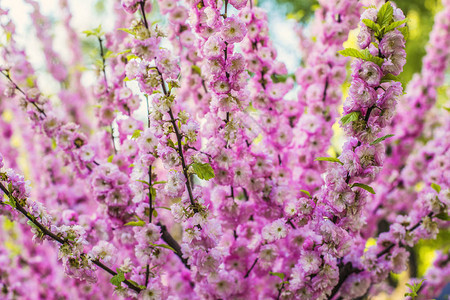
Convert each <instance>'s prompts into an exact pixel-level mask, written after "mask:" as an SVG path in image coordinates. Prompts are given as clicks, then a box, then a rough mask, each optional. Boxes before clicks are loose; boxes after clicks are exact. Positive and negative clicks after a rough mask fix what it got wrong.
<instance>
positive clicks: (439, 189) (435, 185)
mask: <svg viewBox="0 0 450 300" xmlns="http://www.w3.org/2000/svg"><path fill="white" fill-rule="evenodd" d="M431 187H432V188H433V189H434V190H435V191H436V192H437V193H438V194H439V193H440V192H441V186H440V185H439V184H436V183H434V182H433V183H432V184H431Z"/></svg>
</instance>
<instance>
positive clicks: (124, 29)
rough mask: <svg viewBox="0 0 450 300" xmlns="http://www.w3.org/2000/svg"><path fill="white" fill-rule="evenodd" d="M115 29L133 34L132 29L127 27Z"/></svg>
mask: <svg viewBox="0 0 450 300" xmlns="http://www.w3.org/2000/svg"><path fill="white" fill-rule="evenodd" d="M117 30H121V31H125V32H126V33H129V34H131V35H133V36H134V31H132V30H130V29H128V28H117Z"/></svg>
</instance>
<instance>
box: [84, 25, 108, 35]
mask: <svg viewBox="0 0 450 300" xmlns="http://www.w3.org/2000/svg"><path fill="white" fill-rule="evenodd" d="M83 33H84V34H86V36H87V37H88V36H91V35H93V36H96V37H98V38H100V37H101V36H102V35H104V34H105V33H104V32H102V25H101V24H100V25H98V27H97V28H94V29H92V30H84V31H83Z"/></svg>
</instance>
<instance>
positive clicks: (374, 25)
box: [362, 19, 380, 32]
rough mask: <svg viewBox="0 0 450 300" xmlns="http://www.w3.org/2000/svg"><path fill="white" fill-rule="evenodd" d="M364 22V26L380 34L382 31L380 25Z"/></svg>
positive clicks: (363, 20)
mask: <svg viewBox="0 0 450 300" xmlns="http://www.w3.org/2000/svg"><path fill="white" fill-rule="evenodd" d="M362 22H363V23H364V25H366V26H367V27H369V28H370V29H372V30H373V31H375V32H378V31H379V30H380V25H378V24H377V23H375V22H374V21H372V20H369V19H362Z"/></svg>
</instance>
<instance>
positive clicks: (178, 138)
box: [169, 108, 197, 212]
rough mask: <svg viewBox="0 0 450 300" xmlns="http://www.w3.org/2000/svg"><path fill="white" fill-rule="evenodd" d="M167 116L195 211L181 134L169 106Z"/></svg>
mask: <svg viewBox="0 0 450 300" xmlns="http://www.w3.org/2000/svg"><path fill="white" fill-rule="evenodd" d="M169 116H170V121H171V122H172V126H173V129H174V130H175V135H176V136H177V144H178V154H179V155H180V158H181V166H182V168H183V174H184V177H185V178H186V188H187V190H188V194H189V200H190V202H191V205H192V207H193V209H194V211H195V212H197V208H196V207H195V203H194V195H193V194H192V188H191V183H190V181H189V175H188V173H187V166H186V161H185V160H184V155H183V148H182V146H181V134H180V131H179V129H178V126H177V123H176V122H175V118H174V116H173V112H172V108H169Z"/></svg>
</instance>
